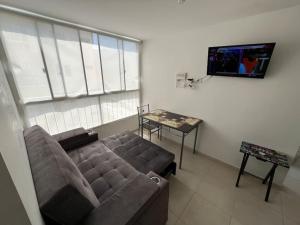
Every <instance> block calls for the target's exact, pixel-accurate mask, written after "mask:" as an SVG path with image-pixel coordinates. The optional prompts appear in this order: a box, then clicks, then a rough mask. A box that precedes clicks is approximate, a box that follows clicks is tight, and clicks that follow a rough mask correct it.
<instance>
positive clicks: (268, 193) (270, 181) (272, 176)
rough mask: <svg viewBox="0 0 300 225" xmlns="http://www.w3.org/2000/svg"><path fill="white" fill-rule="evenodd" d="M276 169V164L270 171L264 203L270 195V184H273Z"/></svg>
mask: <svg viewBox="0 0 300 225" xmlns="http://www.w3.org/2000/svg"><path fill="white" fill-rule="evenodd" d="M276 168H277V164H274V165H273V167H272V169H271V171H270V180H269V184H268V189H267V193H266V197H265V201H266V202H267V201H269V195H270V192H271V188H272V184H273V178H274V174H275V170H276Z"/></svg>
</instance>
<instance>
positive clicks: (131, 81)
mask: <svg viewBox="0 0 300 225" xmlns="http://www.w3.org/2000/svg"><path fill="white" fill-rule="evenodd" d="M123 49H124V64H125V81H126V90H136V89H138V88H139V51H138V44H137V43H135V42H129V41H123Z"/></svg>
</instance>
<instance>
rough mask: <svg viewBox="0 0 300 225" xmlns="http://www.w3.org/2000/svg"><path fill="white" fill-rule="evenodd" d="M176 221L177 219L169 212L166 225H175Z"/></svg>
mask: <svg viewBox="0 0 300 225" xmlns="http://www.w3.org/2000/svg"><path fill="white" fill-rule="evenodd" d="M177 220H178V217H177V216H176V215H175V214H174V213H172V212H171V211H170V210H169V215H168V221H167V223H166V225H175V224H176V222H177Z"/></svg>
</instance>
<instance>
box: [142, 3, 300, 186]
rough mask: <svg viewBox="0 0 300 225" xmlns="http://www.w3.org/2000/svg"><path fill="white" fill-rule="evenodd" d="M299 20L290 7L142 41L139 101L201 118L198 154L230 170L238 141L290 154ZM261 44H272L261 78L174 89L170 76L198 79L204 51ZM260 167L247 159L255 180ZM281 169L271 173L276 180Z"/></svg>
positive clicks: (294, 136) (298, 11)
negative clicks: (263, 74) (218, 162)
mask: <svg viewBox="0 0 300 225" xmlns="http://www.w3.org/2000/svg"><path fill="white" fill-rule="evenodd" d="M212 16H213V15H212ZM208 19H209V18H208ZM299 21H300V7H299V6H298V7H294V8H289V9H285V10H280V11H276V12H272V13H265V14H261V15H257V16H252V17H247V18H244V19H240V20H236V21H230V22H224V23H222V24H218V25H214V26H209V27H206V28H202V29H200V28H199V29H197V28H195V30H193V31H190V32H188V33H184V34H178V35H177V36H172V37H159V36H158V37H157V38H154V39H150V40H146V41H145V42H144V46H143V56H142V59H143V64H142V87H143V103H150V105H151V106H152V108H163V109H167V110H171V111H174V112H177V113H182V114H186V115H190V116H195V117H199V118H202V119H203V120H204V121H205V123H204V124H202V125H201V129H200V134H199V137H198V142H199V146H198V148H199V151H201V152H202V153H204V154H207V155H210V156H212V157H215V158H217V159H219V160H222V161H224V162H226V163H228V164H231V165H233V166H236V167H239V165H240V162H241V157H242V154H241V153H239V147H240V144H241V141H242V140H247V141H250V142H254V143H257V144H261V145H264V146H267V147H271V148H274V149H277V150H280V151H283V152H285V153H287V154H288V155H289V156H291V157H294V155H295V153H296V151H297V149H298V147H299V145H300V139H299V136H300V104H299V97H300V88H299V85H300V72H299V71H300V29H299V26H298V22H299ZM261 42H277V45H276V47H275V50H274V54H273V57H272V60H271V63H270V66H269V68H268V71H267V75H266V77H265V79H263V80H261V79H245V78H231V77H212V78H211V79H209V80H207V81H206V82H204V83H203V84H201V85H200V87H199V89H197V90H188V89H176V88H175V75H176V74H177V73H180V72H188V73H189V74H190V75H205V74H206V66H207V50H208V47H209V46H218V45H231V44H247V43H261ZM191 136H193V135H191ZM178 140H180V138H178ZM191 141H192V140H189V141H188V142H189V144H191ZM267 168H269V165H268V166H267V165H266V164H265V163H262V162H258V161H257V160H254V159H253V160H250V162H249V163H248V165H247V170H249V171H250V172H252V173H254V174H256V175H259V176H263V175H265V173H266V170H267ZM286 172H287V170H285V169H280V170H279V172H278V174H277V176H276V179H277V180H276V181H277V182H278V183H281V182H282V180H283V179H284V177H285V174H286Z"/></svg>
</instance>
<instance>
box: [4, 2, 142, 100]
mask: <svg viewBox="0 0 300 225" xmlns="http://www.w3.org/2000/svg"><path fill="white" fill-rule="evenodd" d="M1 12H2V9H1V8H0V13H1ZM3 12H8V13H12V14H16V15H19V16H21V17H22V16H23V17H26V18H29V19H31V20H32V21H33V23H34V27H35V31H36V34H37V40H38V44H39V48H40V52H41V56H42V62H43V65H44V68H45V74H46V77H47V82H48V86H49V89H50V93H51V99H49V100H37V101H28V102H25V103H24V102H21V98H20V95H19V93H18V89H17V88H16V84H15V81H14V79H13V78H12V79H9V84H10V86H11V88H12V89H13V90H17V93H15V97H16V98H17V99H15V100H17V101H16V102H18V103H20V105H30V104H37V103H43V102H51V101H61V100H67V99H76V98H82V97H89V96H91V97H94V96H102V95H109V94H114V93H122V92H131V91H139V92H140V86H141V85H140V80H141V79H140V78H141V74H140V64H141V62H140V61H141V50H140V49H141V48H140V45H141V41H140V40H135V39H131V38H126V37H123V36H120V35H118V34H115V35H114V34H112V33H109V32H102V31H101V30H98V29H94V28H90V27H85V26H83V25H79V24H73V23H69V22H67V21H62V20H58V19H54V18H43V17H42V15H30V12H26V13H24V12H18V11H13V10H3ZM39 22H42V23H46V24H49V25H50V26H51V28H52V34H53V38H54V42H55V51H56V53H57V57H58V62H59V67H60V68H59V69H60V72H61V76H62V81H63V87H64V90H63V91H64V96H62V97H55V95H54V93H53V87H52V85H51V81H50V76H49V71H48V68H47V61H46V59H45V52H44V49H43V45H42V43H41V36H40V31H39V27H38V23H39ZM55 25H59V26H65V27H66V28H72V29H74V30H76V33H77V37H78V40H79V45H80V53H81V61H82V66H83V75H84V82H85V90H86V94H80V95H77V96H74V97H70V96H67V93H66V92H67V91H66V87H65V85H66V84H65V82H66V81H65V76H64V72H63V70H62V65H61V63H62V62H61V58H60V54H59V49H58V45H57V37H56V33H55V32H54V26H55ZM80 31H86V32H90V33H92V34H93V33H95V34H96V35H97V38H98V43H97V44H98V49H99V61H100V67H101V73H100V74H99V75H100V77H101V80H102V86H103V93H100V94H89V90H88V82H87V77H86V68H85V62H84V58H83V57H84V55H83V50H82V40H81V36H80ZM101 35H102V36H108V37H112V38H116V39H117V43H118V53H119V56H118V57H119V64H120V67H119V70H120V81H121V83H122V84H121V89H120V90H117V91H105V88H104V86H105V79H104V76H103V73H104V72H103V64H102V58H101V43H100V38H99V37H100V36H101ZM124 41H129V42H133V43H135V44H136V45H137V49H138V58H139V60H138V65H137V66H138V87H137V89H130V90H127V89H126V68H125V63H124V60H125V59H124V43H123V42H124ZM0 42H1V46H2V48H3V50H5V51H4V55H3V56H2V57H1V58H4V59H5V60H4V61H5V62H6V64H7V67H8V71H9V73H8V74H12V75H13V73H14V72H13V71H12V70H11V62H10V59H9V58H8V57H7V52H6V47H5V42H3V38H2V36H1V35H0ZM119 43H120V44H119ZM120 47H121V48H122V49H120ZM121 64H122V65H121ZM122 73H123V74H122ZM122 87H124V88H122ZM140 95H141V93H140Z"/></svg>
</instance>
